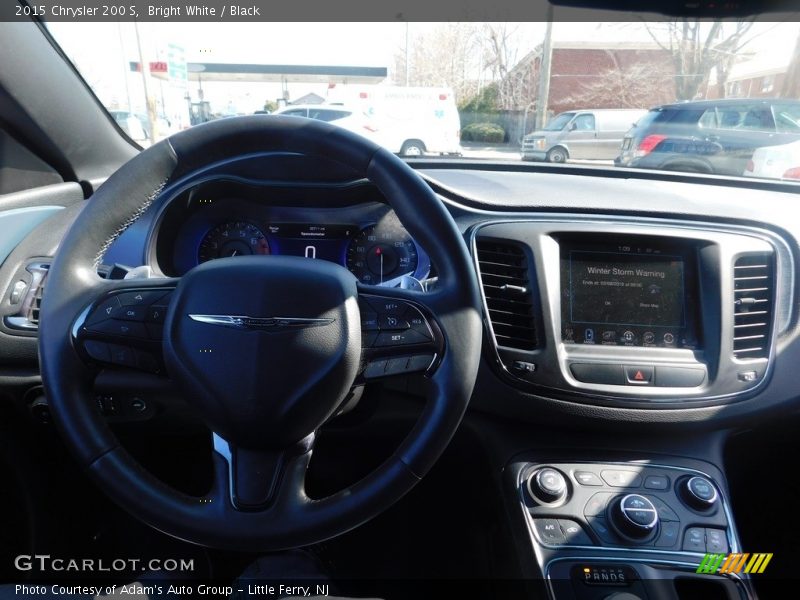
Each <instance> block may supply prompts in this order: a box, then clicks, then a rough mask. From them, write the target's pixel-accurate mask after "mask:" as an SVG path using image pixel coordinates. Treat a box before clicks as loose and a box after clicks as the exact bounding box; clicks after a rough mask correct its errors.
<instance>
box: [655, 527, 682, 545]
mask: <svg viewBox="0 0 800 600" xmlns="http://www.w3.org/2000/svg"><path fill="white" fill-rule="evenodd" d="M680 530H681V524H680V523H675V522H674V521H670V522H666V523H663V522H662V523H661V533H660V534H659V536H658V539H657V540H656V547H658V548H672V547H673V546H675V544H676V543H677V542H678V535H679V534H680Z"/></svg>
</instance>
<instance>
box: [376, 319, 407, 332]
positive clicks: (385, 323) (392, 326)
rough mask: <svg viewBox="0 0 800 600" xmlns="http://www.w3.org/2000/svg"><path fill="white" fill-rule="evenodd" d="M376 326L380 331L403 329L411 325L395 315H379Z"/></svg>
mask: <svg viewBox="0 0 800 600" xmlns="http://www.w3.org/2000/svg"><path fill="white" fill-rule="evenodd" d="M378 327H379V328H380V329H381V330H382V331H403V330H405V329H408V328H409V327H411V326H410V325H409V324H408V321H406V320H405V319H402V318H400V317H398V316H396V315H380V316H379V317H378Z"/></svg>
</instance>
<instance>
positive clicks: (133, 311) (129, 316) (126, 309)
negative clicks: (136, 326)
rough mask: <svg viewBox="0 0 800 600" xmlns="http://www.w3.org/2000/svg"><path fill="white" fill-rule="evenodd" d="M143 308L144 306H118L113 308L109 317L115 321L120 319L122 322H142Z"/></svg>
mask: <svg viewBox="0 0 800 600" xmlns="http://www.w3.org/2000/svg"><path fill="white" fill-rule="evenodd" d="M145 308H146V307H144V306H135V305H129V306H120V307H119V308H115V309H114V312H112V313H111V316H112V317H113V318H115V319H122V320H123V321H139V322H142V321H144V317H145Z"/></svg>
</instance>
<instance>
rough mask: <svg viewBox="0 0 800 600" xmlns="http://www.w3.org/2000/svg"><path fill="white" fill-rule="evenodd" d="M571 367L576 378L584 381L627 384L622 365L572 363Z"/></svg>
mask: <svg viewBox="0 0 800 600" xmlns="http://www.w3.org/2000/svg"><path fill="white" fill-rule="evenodd" d="M569 369H570V371H571V372H572V376H573V377H574V378H575V379H577V380H578V381H582V382H584V383H600V384H604V385H625V378H624V377H623V373H622V366H621V365H604V364H595V363H572V364H571V365H570V366H569Z"/></svg>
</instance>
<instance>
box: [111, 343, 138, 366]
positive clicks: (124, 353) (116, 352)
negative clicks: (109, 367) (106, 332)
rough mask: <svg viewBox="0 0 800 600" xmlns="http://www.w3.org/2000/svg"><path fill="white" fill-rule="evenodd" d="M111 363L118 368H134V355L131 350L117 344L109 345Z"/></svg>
mask: <svg viewBox="0 0 800 600" xmlns="http://www.w3.org/2000/svg"><path fill="white" fill-rule="evenodd" d="M110 352H111V363H112V364H115V365H117V366H120V367H135V366H136V353H135V351H134V350H133V348H128V347H127V346H119V345H117V344H111V345H110Z"/></svg>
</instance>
